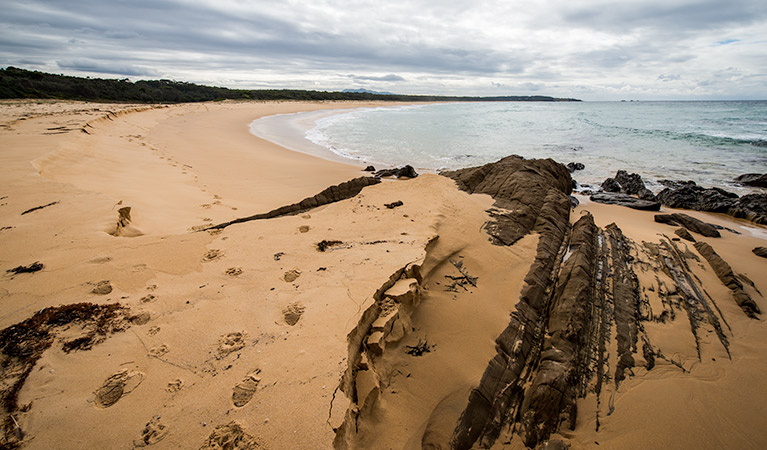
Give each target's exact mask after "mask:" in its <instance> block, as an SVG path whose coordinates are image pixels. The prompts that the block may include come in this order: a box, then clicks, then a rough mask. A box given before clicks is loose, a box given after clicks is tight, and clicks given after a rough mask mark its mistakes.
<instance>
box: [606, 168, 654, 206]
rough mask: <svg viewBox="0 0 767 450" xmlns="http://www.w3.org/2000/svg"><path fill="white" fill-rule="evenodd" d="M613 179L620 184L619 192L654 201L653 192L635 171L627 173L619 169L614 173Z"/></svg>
mask: <svg viewBox="0 0 767 450" xmlns="http://www.w3.org/2000/svg"><path fill="white" fill-rule="evenodd" d="M615 181H616V182H617V183H618V184H619V185H620V187H621V190H620V192H622V193H624V194H628V195H636V196H637V197H639V198H641V199H642V200H650V201H656V200H657V199H656V198H655V194H653V193H652V192H651V191H650V190H649V189H647V187H646V186H645V185H644V181H642V177H641V176H639V175H638V174H636V173H628V172H626V171H625V170H619V171H618V173H616V174H615Z"/></svg>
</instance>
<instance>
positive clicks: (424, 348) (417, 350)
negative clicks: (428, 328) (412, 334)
mask: <svg viewBox="0 0 767 450" xmlns="http://www.w3.org/2000/svg"><path fill="white" fill-rule="evenodd" d="M436 347H437V346H436V345H429V340H428V339H424V340H421V339H418V343H417V344H416V345H406V346H405V348H406V349H407V350H405V353H407V354H408V355H410V356H423V354H424V353H431V351H432V350H434V349H435V348H436Z"/></svg>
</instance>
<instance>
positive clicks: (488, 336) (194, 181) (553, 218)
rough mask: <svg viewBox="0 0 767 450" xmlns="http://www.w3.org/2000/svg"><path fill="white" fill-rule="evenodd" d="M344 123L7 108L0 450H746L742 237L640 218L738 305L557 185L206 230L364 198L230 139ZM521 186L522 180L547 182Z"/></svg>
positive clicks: (0, 118) (276, 153)
mask: <svg viewBox="0 0 767 450" xmlns="http://www.w3.org/2000/svg"><path fill="white" fill-rule="evenodd" d="M355 106H363V105H361V104H360V105H358V104H348V103H338V104H334V103H324V104H323V103H255V102H254V103H230V102H221V103H209V104H193V105H174V106H162V107H143V106H136V105H99V104H87V103H63V102H4V103H2V104H1V105H0V127H1V129H0V140H1V141H2V148H3V150H2V153H1V155H2V165H0V170H2V180H3V181H2V183H1V184H0V186H2V187H1V188H0V198H1V199H0V242H2V248H3V252H2V253H1V254H0V263H2V264H1V265H0V267H2V268H3V270H4V271H5V270H10V269H13V268H17V267H28V268H31V269H30V270H29V271H24V270H20V271H18V272H19V273H11V272H4V275H3V278H2V280H1V281H0V302H2V305H3V307H2V310H1V311H2V312H1V313H0V329H3V333H5V334H3V338H4V340H3V342H2V346H3V347H2V358H3V368H2V369H0V370H2V372H0V374H1V375H2V380H3V384H2V385H1V386H2V392H0V394H2V414H3V422H2V423H3V427H4V432H5V434H4V436H0V439H3V440H2V441H0V442H2V444H3V445H5V446H7V447H8V448H16V447H19V446H20V447H21V448H30V449H37V448H73V449H74V448H136V447H145V446H150V447H153V448H211V449H212V448H232V447H227V446H226V445H225V443H227V442H228V443H229V444H230V445H236V446H237V447H234V448H249V449H255V448H267V449H283V448H284V449H293V448H306V449H309V448H311V449H314V448H333V447H334V446H335V447H336V448H372V449H378V448H380V449H388V448H408V449H409V448H451V447H453V448H472V446H474V447H477V446H482V447H484V448H525V444H530V445H531V446H535V445H540V446H543V445H546V443H547V442H548V445H549V447H548V448H563V447H561V446H560V447H555V445H567V446H569V447H570V448H655V447H660V446H672V447H674V448H760V447H761V444H762V443H763V442H765V441H767V431H765V430H767V419H765V417H766V416H765V414H764V406H763V405H762V403H763V402H762V399H763V398H765V396H767V384H765V383H763V382H762V381H761V379H762V378H763V374H764V373H765V371H767V360H766V359H765V358H764V357H763V356H764V355H765V354H766V353H767V348H765V346H767V339H765V338H767V329H765V324H764V320H763V314H759V313H755V314H752V316H754V317H755V318H751V317H749V315H748V314H747V311H745V310H744V309H743V308H742V303H743V302H742V297H739V295H740V294H737V292H742V293H743V295H747V296H748V297H749V298H750V299H751V300H752V301H753V302H754V305H756V306H757V307H758V308H759V309H760V310H761V311H765V310H767V303H765V297H764V293H766V292H767V281H766V280H765V279H764V276H763V274H764V273H767V260H765V259H764V258H760V257H758V256H756V255H755V254H754V253H752V252H751V249H752V248H754V247H758V246H765V242H766V241H767V229H765V228H764V227H762V226H758V225H754V224H751V223H750V222H745V221H741V220H735V219H732V218H730V217H727V216H722V215H714V214H707V213H700V212H691V211H681V210H664V211H663V213H683V214H687V215H689V216H692V217H695V218H698V219H700V220H702V221H704V222H707V223H713V224H717V225H721V226H724V227H726V228H727V229H729V230H733V231H729V230H727V229H725V230H722V231H721V237H718V238H714V237H704V236H701V235H700V234H697V233H692V235H693V237H694V239H695V240H696V241H698V242H704V243H706V244H708V245H710V246H711V249H712V250H713V251H714V252H715V253H716V254H717V255H719V256H720V257H721V259H722V260H723V261H726V263H727V265H728V266H729V267H730V269H731V272H732V277H730V278H734V279H735V280H736V281H737V283H734V282H733V281H731V279H730V278H726V276H725V278H722V276H721V275H718V274H717V272H716V271H715V268H714V267H713V266H712V263H711V262H709V261H711V259H710V258H709V257H706V256H705V255H704V254H702V253H706V252H707V250H701V248H704V246H702V245H694V244H693V243H691V242H687V241H685V240H682V239H680V238H679V237H677V235H676V234H674V230H675V229H676V228H678V227H672V226H670V225H665V224H662V223H657V222H655V220H654V213H652V212H646V211H636V210H631V209H628V208H622V207H619V206H613V205H603V204H597V203H590V202H588V200H587V199H586V198H585V197H584V198H580V200H581V204H580V206H578V207H577V208H575V209H574V210H572V211H571V210H570V209H569V206H568V205H569V198H568V196H567V193H566V191H568V189H569V188H568V186H569V185H568V183H567V180H565V177H567V178H568V179H569V175H566V176H565V175H562V176H559V175H553V178H554V179H558V177H559V178H561V180H559V181H552V182H550V185H547V184H541V185H540V186H543V188H542V189H544V191H542V193H541V194H540V195H537V197H536V196H534V197H536V200H535V201H530V200H529V198H530V194H529V192H528V191H530V189H529V188H528V187H529V186H532V185H531V184H529V183H530V182H529V180H528V179H527V178H522V179H521V181H519V183H518V184H517V185H516V186H515V187H513V189H512V188H511V187H509V184H508V183H509V180H510V179H511V177H507V176H501V177H500V178H499V179H502V180H504V181H503V182H500V181H492V178H491V177H490V175H489V174H492V173H493V170H495V169H487V170H484V171H478V172H476V173H472V174H467V175H466V176H465V177H463V178H462V176H461V175H453V176H452V177H453V178H454V179H455V180H459V183H458V184H456V181H455V180H454V179H451V178H448V177H445V176H440V175H436V174H425V175H421V176H419V177H417V178H414V179H399V180H398V179H384V180H383V181H382V182H381V183H377V184H371V185H370V186H367V187H364V188H363V189H361V191H360V192H359V193H358V194H357V195H354V196H352V197H351V198H345V199H341V198H340V197H339V199H338V201H333V202H332V203H328V204H324V205H322V206H319V207H311V208H309V209H300V210H297V211H292V210H291V213H290V214H287V215H281V216H279V217H277V216H270V217H259V218H258V220H250V221H247V222H241V223H233V224H231V225H228V226H226V227H219V228H218V229H213V228H211V227H212V226H214V225H216V224H224V223H227V222H231V221H235V220H236V219H239V218H244V217H249V216H254V215H261V214H265V213H268V212H269V211H272V210H275V209H277V208H280V207H282V206H286V205H291V204H296V203H298V202H300V201H301V200H302V199H306V198H309V197H312V196H314V195H315V194H318V193H320V192H321V191H323V190H324V189H326V188H328V187H329V186H332V185H337V184H339V183H343V182H346V181H348V180H350V179H353V178H357V177H360V176H364V175H366V174H365V173H364V172H361V170H360V169H361V168H360V167H356V166H353V165H344V164H340V163H337V162H331V161H326V160H322V159H318V158H316V157H312V156H308V155H304V154H300V153H296V152H292V151H289V150H285V149H282V148H279V147H277V146H275V145H274V144H271V143H269V142H266V141H263V140H260V139H258V138H256V137H254V136H253V135H251V134H250V133H249V132H248V128H247V125H248V123H249V122H250V121H252V120H253V119H255V118H257V117H259V116H262V115H268V114H277V113H288V112H295V111H302V110H312V109H322V108H349V107H355ZM531 164H533V166H531V167H530V168H529V170H528V169H525V171H524V172H525V173H532V172H535V173H536V174H537V175H540V174H543V173H545V172H546V171H552V173H554V174H557V173H559V172H558V170H559V169H558V168H557V166H556V165H553V163H551V164H549V163H545V164H547V165H545V166H537V165H536V164H544V163H538V162H534V163H531ZM514 170H517V169H514ZM520 173H522V172H520ZM565 173H566V170H565ZM537 175H536V176H537ZM483 180H484V181H483ZM483 183H484V184H483ZM504 183H505V184H504ZM560 184H561V186H559V187H552V186H554V185H560ZM459 186H460V187H462V188H463V189H464V190H460V189H459ZM526 186H528V187H526ZM552 189H554V190H555V191H556V190H559V194H555V193H554V192H552ZM467 191H468V192H467ZM469 192H473V193H471V194H470V193H469ZM526 199H527V200H526ZM334 200H336V199H334ZM399 201H401V202H402V204H401V205H398V203H397V202H399ZM387 205H388V206H387ZM546 205H548V206H546ZM38 207H39V209H35V208H38ZM30 210H31V211H30ZM27 211H29V212H27ZM25 212H26V214H23V215H22V213H25ZM587 212H588V214H587ZM611 224H615V225H611ZM206 229H207V231H204V230H206ZM735 232H738V233H740V234H736V233H735ZM488 233H490V235H489V234H488ZM491 235H492V238H491ZM33 263H39V266H34V267H33ZM579 273H587V274H589V275H578V274H579ZM578 280H580V281H578ZM723 280H730V281H729V283H730V285H727V284H726V283H727V281H723ZM733 283H734V284H733ZM735 284H737V285H738V286H739V288H738V289H740V291H738V289H733V288H732V286H733V285H735ZM600 293H601V294H600ZM533 299H538V300H533ZM738 299H741V301H738ZM575 300H578V301H575ZM537 302H540V303H537ZM72 305H79V306H72ZM93 305H95V306H93ZM109 305H112V306H109ZM536 308H537V310H536V311H537V312H536V314H535V315H533V314H532V312H531V311H532V310H533V309H536ZM616 311H623V312H622V313H621V312H616ZM526 321H527V322H526ZM17 324H21V325H19V326H16V325H17ZM529 324H534V325H535V326H532V325H529ZM578 324H581V325H582V328H583V330H586V331H587V332H585V334H584V333H582V332H581V331H583V330H581V329H580V328H578V327H579V326H580V325H578ZM9 330H10V331H9ZM30 330H32V331H34V332H32V331H30ZM525 330H526V331H525ZM510 333H516V334H514V335H513V336H515V337H514V338H513V339H509V336H511V335H512V334H510ZM573 336H577V338H575V337H573ZM507 343H508V344H509V345H507ZM568 352H569V353H568ZM493 361H496V362H495V363H494V362H493ZM509 361H511V363H509ZM514 361H518V362H519V366H518V367H517V366H514V364H516V363H514ZM572 361H579V362H578V363H577V364H575V365H573V364H571V362H572ZM502 363H503V364H507V363H508V365H507V366H504V365H503V364H502ZM500 367H506V368H505V369H503V370H502V371H501V372H498V368H500ZM572 367H577V368H578V369H577V370H571V368H572ZM512 368H513V370H512ZM517 369H518V370H517ZM500 373H502V375H500V376H497V375H496V374H500ZM512 373H516V375H515V376H514V377H510V374H512ZM507 379H508V380H510V381H508V382H507V381H504V380H507ZM502 383H506V384H502ZM557 383H560V384H557ZM511 394H513V395H511ZM488 405H490V406H488ZM550 439H551V440H550Z"/></svg>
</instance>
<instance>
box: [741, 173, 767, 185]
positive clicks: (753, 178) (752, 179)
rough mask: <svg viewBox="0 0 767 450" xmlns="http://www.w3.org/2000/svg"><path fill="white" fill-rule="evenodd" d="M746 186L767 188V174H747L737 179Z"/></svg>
mask: <svg viewBox="0 0 767 450" xmlns="http://www.w3.org/2000/svg"><path fill="white" fill-rule="evenodd" d="M735 181H737V182H738V183H740V184H742V185H744V186H755V187H767V173H746V174H743V175H740V176H739V177H737V178H735Z"/></svg>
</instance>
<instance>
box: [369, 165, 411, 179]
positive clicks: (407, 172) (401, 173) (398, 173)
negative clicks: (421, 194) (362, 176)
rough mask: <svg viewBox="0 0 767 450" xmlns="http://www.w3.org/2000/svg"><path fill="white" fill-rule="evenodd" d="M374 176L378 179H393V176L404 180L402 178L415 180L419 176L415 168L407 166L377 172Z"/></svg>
mask: <svg viewBox="0 0 767 450" xmlns="http://www.w3.org/2000/svg"><path fill="white" fill-rule="evenodd" d="M374 175H375V177H376V178H381V177H392V176H394V177H397V178H402V177H407V178H415V177H417V176H418V172H416V171H415V169H414V168H413V166H411V165H407V166H404V167H399V168H396V169H382V170H379V171H378V172H376V173H375V174H374Z"/></svg>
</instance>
